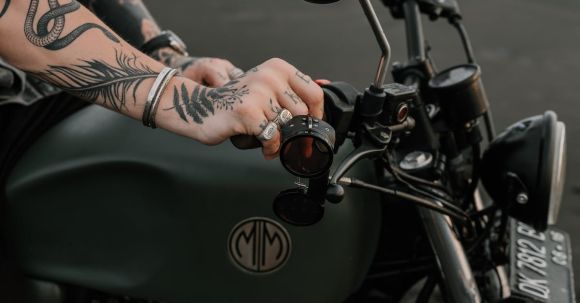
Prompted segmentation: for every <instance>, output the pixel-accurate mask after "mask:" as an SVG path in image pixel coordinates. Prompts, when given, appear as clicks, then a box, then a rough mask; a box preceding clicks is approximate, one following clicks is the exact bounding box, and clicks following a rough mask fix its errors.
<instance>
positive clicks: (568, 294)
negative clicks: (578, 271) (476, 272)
mask: <svg viewBox="0 0 580 303" xmlns="http://www.w3.org/2000/svg"><path fill="white" fill-rule="evenodd" d="M510 225H511V233H510V235H511V238H510V244H511V245H510V288H511V298H512V299H520V300H522V301H524V302H553V303H568V302H576V298H575V293H574V275H573V271H572V251H571V248H570V236H569V235H568V234H567V233H566V232H564V231H561V230H559V229H556V228H548V230H546V231H545V232H537V231H535V230H534V229H533V228H532V227H530V226H528V225H525V224H523V223H521V222H517V221H515V220H512V221H511V223H510Z"/></svg>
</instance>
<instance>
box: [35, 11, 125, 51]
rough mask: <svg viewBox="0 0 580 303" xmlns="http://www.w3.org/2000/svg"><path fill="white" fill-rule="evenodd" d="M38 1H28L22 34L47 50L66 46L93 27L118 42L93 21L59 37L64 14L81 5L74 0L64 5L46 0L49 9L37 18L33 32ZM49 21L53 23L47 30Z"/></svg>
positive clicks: (62, 27) (112, 35)
mask: <svg viewBox="0 0 580 303" xmlns="http://www.w3.org/2000/svg"><path fill="white" fill-rule="evenodd" d="M39 1H40V0H31V1H30V6H29V8H28V14H27V15H26V20H25V22H24V34H25V35H26V38H27V39H28V40H29V41H30V42H32V44H34V45H36V46H39V47H44V48H46V49H48V50H59V49H62V48H65V47H67V46H68V45H69V44H71V43H73V42H74V41H75V40H76V39H77V38H78V37H79V36H80V35H82V34H83V33H84V32H86V31H88V30H90V29H93V28H96V29H99V30H101V32H103V34H104V35H105V36H107V38H109V39H111V40H112V41H114V42H116V43H120V41H119V39H118V38H117V37H116V36H115V35H114V34H113V33H111V32H110V31H108V30H107V29H106V28H104V27H102V26H100V25H98V24H94V23H85V24H83V25H81V26H79V27H77V28H75V29H74V30H72V31H71V32H70V33H69V34H67V35H65V36H64V37H62V38H61V34H62V32H63V30H64V25H65V15H66V14H68V13H71V12H74V11H76V10H78V9H79V8H80V7H81V4H80V3H78V2H77V1H75V0H73V1H72V2H70V3H68V4H64V5H60V3H58V0H48V6H49V7H50V10H49V11H48V12H46V13H45V14H44V15H42V16H41V17H40V18H39V19H38V23H37V25H36V32H35V30H34V19H35V17H36V13H37V11H38V4H39ZM51 21H53V24H52V28H51V29H50V30H49V23H50V22H51Z"/></svg>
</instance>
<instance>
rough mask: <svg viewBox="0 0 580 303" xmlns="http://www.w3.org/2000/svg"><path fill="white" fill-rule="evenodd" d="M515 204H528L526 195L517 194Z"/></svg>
mask: <svg viewBox="0 0 580 303" xmlns="http://www.w3.org/2000/svg"><path fill="white" fill-rule="evenodd" d="M516 202H518V203H519V204H526V203H528V195H527V194H526V193H519V194H518V195H517V196H516Z"/></svg>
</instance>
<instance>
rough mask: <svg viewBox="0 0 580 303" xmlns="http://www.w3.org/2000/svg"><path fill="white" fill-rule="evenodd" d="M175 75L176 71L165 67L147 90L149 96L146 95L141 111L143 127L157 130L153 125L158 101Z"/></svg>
mask: <svg viewBox="0 0 580 303" xmlns="http://www.w3.org/2000/svg"><path fill="white" fill-rule="evenodd" d="M175 74H177V70H176V69H173V68H170V67H166V68H164V69H163V70H162V71H161V73H159V76H157V79H155V82H154V83H153V86H152V87H151V90H149V95H147V101H146V102H145V108H144V109H143V118H142V121H143V125H145V126H147V127H151V128H157V125H156V124H155V114H156V113H157V107H158V106H159V99H161V95H162V94H163V92H164V91H165V89H166V88H167V85H168V84H169V80H171V78H173V76H175Z"/></svg>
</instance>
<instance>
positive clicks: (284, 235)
mask: <svg viewBox="0 0 580 303" xmlns="http://www.w3.org/2000/svg"><path fill="white" fill-rule="evenodd" d="M291 251H292V242H291V240H290V234H289V233H288V231H287V230H286V228H284V226H282V225H281V224H280V223H278V222H276V221H274V220H272V219H269V218H263V217H254V218H249V219H245V220H244V221H242V222H240V223H238V224H237V225H236V226H235V227H234V228H233V229H232V231H231V232H230V235H229V237H228V253H229V255H230V259H231V260H232V263H233V264H234V265H236V266H237V267H238V268H240V269H242V270H243V271H245V272H248V273H253V274H268V273H272V272H274V271H276V270H278V269H280V268H282V267H283V266H284V264H286V261H288V258H289V257H290V253H291Z"/></svg>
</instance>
